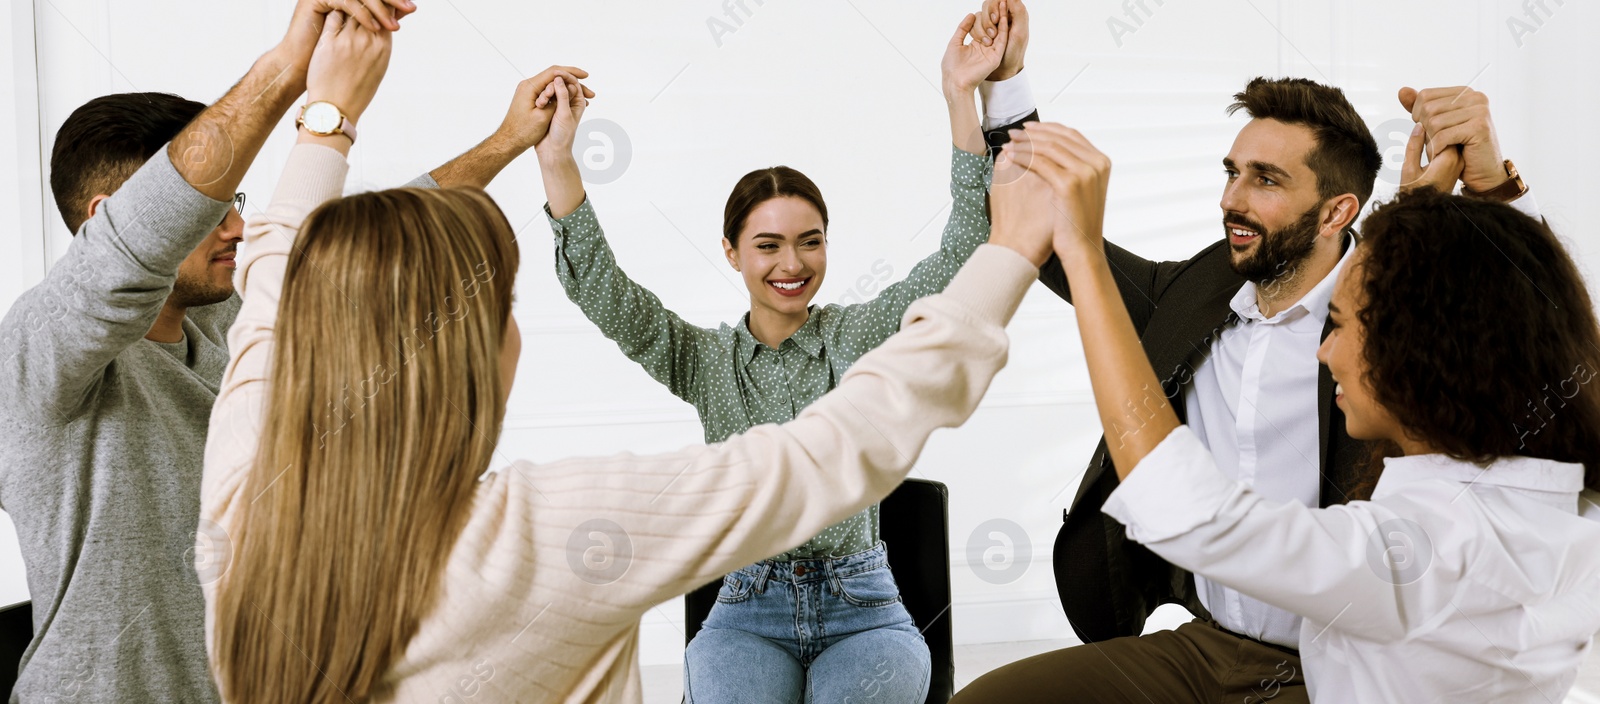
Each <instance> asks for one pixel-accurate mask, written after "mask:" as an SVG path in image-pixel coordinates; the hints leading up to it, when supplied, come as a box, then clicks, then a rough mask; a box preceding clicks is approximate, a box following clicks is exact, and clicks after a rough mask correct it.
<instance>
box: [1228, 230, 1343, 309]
mask: <svg viewBox="0 0 1600 704" xmlns="http://www.w3.org/2000/svg"><path fill="white" fill-rule="evenodd" d="M1345 239H1346V241H1345V247H1344V254H1343V255H1341V256H1340V257H1339V263H1337V264H1334V265H1333V270H1332V271H1329V272H1328V275H1327V276H1324V277H1322V280H1321V281H1318V282H1317V285H1316V286H1313V287H1311V290H1310V291H1307V292H1306V295H1304V296H1302V297H1301V298H1300V300H1298V301H1296V302H1295V304H1294V305H1292V306H1289V307H1288V308H1286V309H1284V310H1282V311H1279V312H1278V314H1277V315H1276V316H1273V318H1274V319H1277V318H1285V316H1290V315H1291V314H1292V313H1293V312H1294V311H1296V310H1300V311H1304V312H1305V313H1307V314H1308V315H1309V317H1311V318H1312V319H1314V320H1326V319H1327V317H1328V303H1329V302H1330V301H1332V300H1333V286H1334V284H1336V283H1338V281H1339V272H1341V271H1344V266H1345V263H1346V262H1348V261H1350V255H1352V254H1355V251H1356V243H1355V241H1354V238H1351V237H1350V236H1349V235H1345ZM1228 307H1230V308H1232V309H1233V312H1234V313H1237V314H1238V315H1239V318H1240V319H1241V320H1267V317H1266V316H1264V315H1262V314H1261V309H1260V307H1258V306H1257V305H1256V283H1255V282H1254V281H1246V282H1244V285H1243V286H1240V287H1239V292H1238V293H1235V294H1233V300H1231V301H1229V302H1228ZM1295 317H1298V316H1295Z"/></svg>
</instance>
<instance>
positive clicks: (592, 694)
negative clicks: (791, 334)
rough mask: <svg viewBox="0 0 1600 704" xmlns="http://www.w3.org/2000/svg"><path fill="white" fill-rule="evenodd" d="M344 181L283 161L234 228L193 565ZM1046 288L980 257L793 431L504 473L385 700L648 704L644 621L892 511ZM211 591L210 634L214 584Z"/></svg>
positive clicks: (227, 516) (315, 164)
mask: <svg viewBox="0 0 1600 704" xmlns="http://www.w3.org/2000/svg"><path fill="white" fill-rule="evenodd" d="M347 170H348V165H347V164H346V162H345V159H344V157H343V156H341V155H340V154H339V153H338V152H336V151H334V150H331V149H328V148H326V147H321V146H316V145H298V146H296V147H294V150H293V152H292V153H291V155H290V157H289V163H288V165H287V167H286V168H285V169H284V171H283V175H282V177H281V179H280V181H279V184H278V190H277V192H276V193H275V194H274V196H273V200H272V203H271V205H270V206H268V208H267V210H266V212H265V214H264V215H262V216H257V217H255V218H252V219H251V221H250V223H249V224H248V225H247V227H246V228H245V246H244V256H243V257H241V259H240V261H239V270H238V274H237V283H238V286H239V292H240V294H241V295H242V296H243V297H244V306H243V309H242V310H241V311H240V312H239V317H238V319H237V321H236V322H235V323H234V326H233V329H232V330H231V331H230V332H229V334H228V347H229V349H230V350H231V351H232V358H231V360H230V362H229V366H228V369H227V374H226V376H225V377H224V379H223V382H222V391H221V393H220V394H219V395H218V397H217V405H216V408H215V409H214V410H213V412H212V416H211V429H210V436H209V439H208V442H207V445H206V458H205V476H204V481H203V484H202V488H201V501H202V506H201V512H200V515H201V518H202V521H201V525H202V527H203V528H204V530H202V531H200V533H201V538H200V539H199V540H198V541H197V544H196V547H195V553H196V563H197V564H198V565H206V566H208V568H209V569H212V570H215V569H217V568H216V567H215V565H217V562H218V561H219V560H221V559H225V558H224V557H223V555H222V553H221V551H223V550H225V549H226V540H225V536H226V534H227V531H228V528H229V526H230V525H231V524H232V523H233V521H235V520H237V519H238V517H239V516H240V515H241V513H240V512H241V511H244V510H245V509H246V508H247V507H248V506H249V497H247V496H244V495H243V487H244V484H245V478H246V475H247V473H248V472H250V471H254V470H255V468H254V467H253V466H252V463H253V460H254V459H255V455H256V447H257V438H258V436H259V432H260V425H261V415H262V412H263V409H264V407H265V404H266V400H267V399H266V394H267V389H268V386H267V383H266V375H267V373H268V371H269V366H270V363H271V359H272V349H273V328H274V318H275V317H276V315H277V310H278V296H279V293H280V290H281V284H282V279H283V272H284V267H285V263H286V261H287V256H286V255H287V253H288V252H289V249H290V246H291V243H292V241H293V237H294V235H295V234H296V232H297V231H298V228H299V226H300V223H301V221H302V220H303V219H304V218H305V216H306V214H308V213H309V212H310V211H311V210H312V209H313V208H315V207H316V206H317V205H319V204H321V203H322V202H324V201H326V200H329V199H332V198H337V197H339V195H340V191H341V189H342V187H343V184H344V178H345V173H346V171H347ZM1037 275H1038V270H1037V269H1035V268H1034V267H1033V266H1032V265H1031V264H1030V263H1029V262H1028V261H1027V260H1026V259H1024V258H1023V257H1021V256H1020V255H1018V254H1016V253H1015V252H1013V251H1011V250H1009V249H1005V248H1002V247H997V246H994V245H984V246H983V247H981V248H979V250H978V251H977V253H976V254H974V255H973V257H972V259H971V260H970V261H969V262H968V263H967V265H966V266H965V267H964V268H963V269H962V270H961V272H960V273H959V274H957V276H956V278H955V280H954V281H952V282H951V283H950V286H949V287H948V288H947V289H946V291H945V292H944V293H943V294H939V295H935V296H930V297H928V298H924V299H922V300H921V301H919V302H917V303H916V304H914V305H913V306H911V308H910V310H909V311H907V313H906V315H905V323H904V326H903V329H902V331H901V332H900V333H899V334H897V335H895V336H894V337H892V338H890V339H889V341H888V342H886V343H885V344H884V345H883V346H881V347H880V348H878V349H877V350H876V351H874V352H872V353H870V354H867V355H866V356H864V357H862V358H861V360H860V361H858V362H857V363H856V364H855V366H854V367H853V368H852V369H851V370H850V372H849V373H848V374H846V375H845V377H844V378H843V379H842V380H841V382H840V384H839V387H838V388H837V389H836V390H834V391H833V392H832V393H829V394H828V395H826V396H824V397H823V398H822V399H820V400H818V401H817V402H816V403H814V404H812V405H811V406H810V407H808V408H807V409H806V410H805V411H804V412H802V413H801V414H800V416H799V418H797V419H796V420H794V421H793V422H790V423H786V424H784V425H763V426H758V427H755V428H752V429H750V430H749V431H748V432H746V433H744V434H742V435H738V436H735V437H733V438H730V439H729V440H728V441H726V442H723V443H720V444H717V445H711V446H694V447H689V448H685V449H683V450H680V451H678V452H674V453H670V454H663V455H651V456H637V455H632V454H619V455H613V456H610V457H593V458H574V459H568V460H563V461H560V462H552V463H548V464H537V465H536V464H533V463H529V462H515V463H513V464H512V465H511V466H510V467H508V468H506V469H504V470H503V471H499V472H494V473H491V474H489V475H488V476H486V477H485V478H484V479H483V480H482V482H481V484H480V485H479V488H478V493H477V496H476V499H475V504H474V512H473V515H472V517H471V519H470V520H469V522H468V524H467V526H466V527H465V529H464V530H463V531H462V533H461V537H460V539H459V540H458V541H457V543H456V546H455V548H454V550H453V552H452V554H451V556H450V559H449V561H448V563H447V564H445V565H443V566H442V569H441V572H440V579H442V580H443V590H442V592H441V593H440V594H439V596H438V602H437V605H436V606H435V607H434V610H433V611H432V613H430V614H429V615H428V616H427V617H426V618H425V619H424V620H423V622H422V624H421V627H420V628H419V630H418V632H417V634H416V637H415V638H414V639H413V640H412V641H411V643H410V644H409V646H408V647H407V649H406V652H405V655H404V657H403V658H402V659H401V660H399V661H398V662H397V663H396V664H395V666H394V668H393V670H392V671H391V672H390V673H389V675H388V676H387V677H386V684H387V685H388V687H389V693H388V694H389V697H388V698H389V699H390V700H392V701H404V702H430V703H432V702H461V703H466V702H501V701H523V702H628V703H633V702H639V701H641V700H642V695H641V692H640V686H639V666H638V648H639V618H640V616H642V615H643V614H644V613H645V611H647V610H649V609H650V608H651V607H653V606H655V605H657V604H659V603H661V602H662V601H665V600H667V599H670V598H672V597H674V596H676V595H679V594H682V593H684V592H686V591H689V590H691V589H694V588H695V587H698V586H699V585H701V584H704V583H706V582H707V581H710V580H712V579H715V578H717V577H720V576H721V575H723V574H725V573H727V572H729V571H731V570H734V569H736V568H738V567H741V566H744V565H747V564H749V563H751V562H755V561H756V560H759V559H761V558H763V557H765V556H767V555H774V554H777V553H780V552H783V551H785V550H788V549H790V548H793V547H795V546H797V545H799V544H800V543H802V542H804V541H805V540H806V539H807V538H810V537H811V536H813V535H815V534H817V532H819V531H821V530H822V529H823V528H826V527H827V526H830V525H833V524H834V523H837V522H839V521H840V520H842V519H844V518H845V517H847V516H850V515H852V514H854V513H856V512H858V511H860V510H861V509H863V508H865V507H866V506H868V505H869V504H872V503H873V502H876V501H879V500H881V499H882V498H883V497H885V496H887V495H888V494H889V492H890V491H892V490H893V489H894V488H895V487H896V486H897V485H898V484H899V483H900V481H901V480H902V479H903V478H904V477H905V475H906V473H907V472H909V471H910V469H911V466H912V464H913V462H914V461H915V460H916V458H917V455H918V453H919V452H921V451H922V448H923V445H924V443H925V442H926V441H927V439H928V436H929V435H930V434H932V432H933V431H934V430H935V429H937V428H942V427H954V426H957V425H960V424H961V423H963V422H965V421H966V419H967V418H968V417H969V416H970V415H971V414H972V412H973V410H974V409H975V408H976V407H977V405H978V401H979V399H981V398H982V397H983V394H984V391H985V390H986V389H987V388H988V386H989V382H990V380H991V379H992V378H993V377H994V374H995V373H996V372H998V371H999V370H1000V368H1001V367H1002V366H1004V365H1005V361H1006V350H1007V339H1006V336H1005V331H1004V326H1005V324H1006V323H1007V322H1008V321H1009V320H1010V318H1011V315H1012V314H1013V313H1014V312H1015V311H1016V307H1017V304H1018V303H1019V301H1020V300H1021V298H1022V295H1023V293H1024V292H1025V291H1026V290H1027V288H1028V286H1029V284H1030V283H1032V282H1033V280H1034V278H1035V277H1036V276H1037ZM534 383H537V382H536V381H535V382H534ZM208 521H209V522H210V524H208V523H207V522H208ZM218 536H224V539H223V540H218V539H217V538H218ZM205 596H206V604H207V614H206V626H207V633H208V639H209V638H211V637H213V636H211V635H209V634H213V633H214V628H215V624H214V608H215V603H216V582H215V580H212V581H211V582H210V583H209V584H207V585H205ZM208 645H210V644H208ZM213 652H214V649H213Z"/></svg>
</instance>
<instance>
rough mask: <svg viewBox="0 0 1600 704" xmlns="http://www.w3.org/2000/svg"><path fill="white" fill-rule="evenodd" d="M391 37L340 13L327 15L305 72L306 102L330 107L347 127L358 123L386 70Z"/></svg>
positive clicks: (391, 44) (376, 91) (382, 31)
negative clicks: (327, 104)
mask: <svg viewBox="0 0 1600 704" xmlns="http://www.w3.org/2000/svg"><path fill="white" fill-rule="evenodd" d="M393 36H394V35H393V34H391V33H390V32H388V31H387V30H382V29H379V30H376V31H374V30H371V29H368V28H367V27H366V25H363V24H361V23H358V22H356V21H355V20H353V19H348V18H346V17H345V15H344V13H343V12H339V11H337V10H335V11H333V12H330V13H328V17H327V21H326V22H324V23H323V26H322V35H321V37H320V38H319V39H318V40H317V46H316V49H315V51H314V52H313V53H312V54H311V62H310V64H309V66H308V67H307V71H306V98H307V102H308V103H314V102H319V101H322V102H329V103H333V104H334V105H335V106H336V107H338V108H339V110H340V111H342V112H343V113H344V115H345V118H346V119H348V120H350V122H351V123H356V122H358V121H359V120H360V119H361V113H363V112H365V111H366V109H367V106H368V105H370V104H371V103H372V98H373V96H375V95H377V93H378V85H379V84H380V83H382V82H383V74H384V73H385V72H387V71H388V70H389V51H390V49H391V48H392V46H393Z"/></svg>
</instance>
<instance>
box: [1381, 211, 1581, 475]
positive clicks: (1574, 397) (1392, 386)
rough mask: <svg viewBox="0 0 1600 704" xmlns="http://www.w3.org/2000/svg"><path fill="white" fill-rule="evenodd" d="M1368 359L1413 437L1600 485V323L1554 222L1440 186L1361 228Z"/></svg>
mask: <svg viewBox="0 0 1600 704" xmlns="http://www.w3.org/2000/svg"><path fill="white" fill-rule="evenodd" d="M1361 246H1362V247H1363V248H1365V249H1366V250H1367V256H1365V257H1363V258H1362V266H1361V272H1360V275H1362V276H1363V277H1364V280H1363V282H1362V289H1363V292H1364V294H1365V298H1366V300H1365V302H1364V304H1363V306H1362V308H1361V311H1360V313H1358V317H1359V319H1360V321H1361V324H1362V326H1363V327H1364V328H1365V330H1366V345H1365V348H1364V349H1363V351H1362V355H1363V358H1364V360H1365V362H1366V365H1367V370H1368V371H1367V374H1368V381H1369V383H1370V384H1371V388H1372V389H1373V390H1374V393H1375V395H1376V400H1377V402H1378V403H1379V404H1381V405H1382V406H1383V407H1384V408H1385V409H1386V410H1388V411H1389V412H1390V413H1391V414H1393V415H1394V417H1395V419H1396V420H1398V421H1399V422H1400V424H1401V425H1402V426H1403V427H1404V428H1405V429H1406V430H1407V431H1408V432H1409V433H1410V434H1411V435H1413V436H1415V437H1416V438H1418V439H1420V440H1424V441H1426V442H1428V443H1429V444H1431V445H1432V446H1433V447H1434V448H1437V449H1438V450H1439V451H1441V452H1443V453H1445V454H1447V455H1449V456H1451V457H1453V458H1456V459H1459V460H1464V461H1469V462H1474V463H1478V464H1480V465H1487V463H1489V462H1491V461H1493V460H1494V459H1495V458H1497V457H1503V456H1508V455H1521V456H1526V457H1540V458H1545V459H1551V460H1556V461H1560V462H1575V463H1579V464H1582V465H1583V466H1584V468H1585V476H1584V479H1585V484H1586V485H1587V486H1589V487H1590V488H1596V489H1600V388H1586V385H1587V384H1588V382H1589V381H1590V380H1592V379H1593V378H1594V376H1595V373H1596V371H1600V325H1597V324H1596V321H1595V314H1594V308H1593V306H1592V304H1591V303H1590V300H1589V293H1588V291H1587V290H1586V289H1585V287H1584V282H1583V277H1582V276H1581V275H1580V274H1579V273H1578V268H1577V267H1576V266H1575V265H1574V264H1573V261H1572V258H1571V257H1569V256H1568V255H1567V251H1566V248H1565V247H1563V246H1562V244H1561V242H1560V241H1559V240H1558V239H1557V238H1556V235H1555V233H1554V232H1552V231H1551V230H1550V228H1549V226H1547V225H1546V224H1545V223H1543V222H1540V221H1538V220H1535V219H1533V218H1531V217H1528V216H1527V215H1524V214H1523V213H1521V212H1519V211H1517V210H1516V209H1515V208H1512V207H1511V206H1509V205H1506V204H1504V203H1498V202H1491V201H1486V200H1479V199H1474V198H1466V197H1462V196H1453V195H1448V194H1444V193H1440V192H1438V191H1435V190H1432V189H1420V190H1418V191H1416V192H1413V193H1409V194H1404V195H1401V196H1400V197H1398V198H1396V199H1395V200H1393V201H1391V202H1389V203H1387V204H1384V205H1381V206H1379V207H1378V208H1377V209H1375V210H1374V211H1373V212H1372V214H1371V215H1370V216H1368V218H1367V220H1366V223H1365V226H1364V227H1363V239H1362V244H1361Z"/></svg>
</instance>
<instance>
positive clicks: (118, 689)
mask: <svg viewBox="0 0 1600 704" xmlns="http://www.w3.org/2000/svg"><path fill="white" fill-rule="evenodd" d="M384 3H387V5H385V4H384ZM413 9H415V6H414V5H412V4H411V3H410V1H409V0H382V1H381V2H380V1H379V0H365V6H364V5H363V3H362V0H300V2H299V4H298V5H297V7H296V9H295V12H294V19H293V21H292V23H291V27H290V31H289V33H288V35H287V36H286V37H285V38H284V40H283V42H282V43H280V44H279V45H277V46H276V47H274V48H273V49H272V50H270V51H268V52H267V53H266V54H265V55H263V56H262V57H261V58H260V59H259V60H257V61H256V63H255V65H254V66H253V67H252V68H251V69H250V71H249V73H247V74H246V75H245V77H244V78H243V79H242V80H240V82H239V83H238V84H237V85H235V86H234V87H233V89H232V90H230V91H228V93H227V95H225V96H223V98H222V99H221V100H218V101H217V102H216V103H215V104H214V105H212V106H210V107H205V106H203V105H200V104H199V103H194V102H192V101H187V100H183V99H182V98H178V97H176V96H170V95H162V94H155V93H144V94H126V95H115V96H106V97H103V98H97V99H95V100H93V101H90V102H89V103H88V104H86V105H84V106H83V107H81V108H79V109H78V110H76V111H74V113H73V114H72V116H71V117H69V118H68V119H67V121H66V123H65V124H64V125H63V126H62V128H61V130H60V132H59V133H58V135H57V141H56V144H55V148H54V150H53V153H52V157H51V165H52V174H51V189H52V191H53V192H54V194H55V197H56V201H57V204H58V206H59V208H60V210H61V214H62V217H63V218H64V219H65V221H66V223H67V225H68V227H70V228H72V229H73V230H74V231H75V232H76V235H75V236H74V239H73V242H72V245H71V246H70V247H69V249H68V251H67V253H66V255H65V256H63V257H62V258H61V260H60V261H58V262H56V264H55V265H54V266H53V267H52V268H51V270H50V272H49V273H48V274H46V276H45V278H44V280H43V281H41V282H40V283H39V284H38V285H37V286H35V287H33V288H32V289H30V290H28V291H27V292H26V293H24V294H23V295H22V296H21V297H20V298H18V300H17V301H16V303H15V304H14V305H13V306H12V307H11V309H10V310H9V311H8V312H7V313H6V315H5V318H4V320H3V321H0V456H3V457H4V458H5V459H4V461H3V462H0V509H4V510H5V511H6V512H7V513H9V514H10V516H11V518H12V520H13V521H14V522H15V523H16V527H17V533H18V537H19V538H20V540H21V544H22V552H23V559H24V561H25V563H26V565H27V571H28V589H29V592H30V593H31V595H32V598H33V601H34V604H33V626H34V632H35V635H34V638H33V641H32V643H31V644H30V646H29V648H28V651H27V652H26V653H25V654H24V656H23V658H22V663H21V666H20V671H19V673H18V680H17V684H16V686H15V689H14V691H13V693H12V695H11V701H13V702H17V701H44V700H51V701H55V700H60V701H88V702H101V701H118V702H134V701H162V702H165V701H182V702H207V701H215V700H216V699H217V694H216V690H215V687H214V685H213V682H212V678H211V674H210V670H209V666H208V664H207V659H206V649H205V635H204V601H203V598H202V596H201V591H200V583H201V580H210V579H215V578H217V577H218V576H220V575H221V573H222V572H223V571H224V570H225V569H226V567H227V566H226V565H225V564H224V565H201V566H200V570H199V572H198V574H197V572H196V566H195V565H194V564H193V549H192V548H193V545H194V543H195V538H196V535H197V533H198V535H200V536H201V537H202V538H205V537H208V536H209V537H214V538H216V539H220V540H226V537H225V536H213V535H211V533H210V532H209V531H208V527H207V526H203V525H198V526H197V523H198V520H199V519H198V515H199V491H200V476H201V463H202V453H203V450H204V447H205V441H206V438H205V434H206V427H207V425H208V421H209V417H210V413H211V406H212V404H213V402H214V401H215V400H216V395H217V390H218V385H219V383H220V382H221V379H222V372H223V368H224V366H225V365H226V364H227V361H228V350H227V348H226V346H225V345H226V333H227V330H228V328H229V326H230V325H231V324H232V323H233V318H234V315H235V314H236V313H237V312H238V310H239V298H238V296H237V295H235V294H234V292H233V282H232V276H233V253H234V249H235V247H236V245H237V244H238V242H239V240H240V237H241V236H242V233H243V224H244V223H243V220H242V218H241V217H240V216H239V214H238V213H235V212H234V211H233V209H231V208H230V207H229V206H230V200H234V202H235V203H237V204H240V205H242V199H237V200H235V194H234V189H235V188H237V187H238V184H239V182H240V180H241V179H242V178H243V176H244V174H245V171H246V169H248V167H249V165H250V163H251V161H252V160H253V159H254V158H255V156H256V154H257V152H258V151H259V150H260V148H261V145H262V143H263V142H264V141H265V139H266V136H267V134H268V132H269V131H270V130H271V129H272V128H273V126H274V125H275V124H276V123H277V122H278V120H279V119H280V118H281V117H282V116H283V114H284V113H285V111H287V110H288V109H289V107H291V106H292V105H293V103H294V102H295V101H296V100H297V99H298V98H299V96H300V95H301V93H302V92H303V91H304V83H305V75H306V67H307V64H308V62H309V61H310V58H311V55H312V53H313V48H314V46H315V41H316V38H317V36H318V34H319V32H320V27H321V24H322V19H323V17H324V16H325V15H326V14H327V13H328V12H329V11H331V10H343V11H348V12H350V13H351V14H352V17H355V18H357V19H358V20H359V21H362V22H363V24H369V23H370V26H371V27H372V28H374V29H383V30H394V29H398V27H399V24H398V22H397V20H398V18H399V17H403V16H405V15H406V14H408V13H409V12H410V11H412V10H413ZM363 13H365V14H363ZM558 72H559V73H564V74H566V75H568V76H569V77H570V76H572V75H573V74H582V72H581V71H578V70H577V69H571V68H568V67H553V68H552V69H551V70H550V71H546V72H545V73H543V74H540V75H539V76H536V77H534V78H532V79H529V80H527V81H524V82H523V84H521V85H519V86H518V90H517V96H516V99H515V100H514V102H513V104H512V107H511V110H510V111H509V113H508V114H507V116H506V119H505V121H504V123H502V125H501V127H500V129H498V130H497V131H496V132H495V133H494V135H493V136H491V137H490V138H489V139H488V140H485V141H484V142H483V143H481V144H479V145H478V146H476V147H474V148H473V149H472V150H471V151H469V152H467V153H466V154H463V155H462V156H460V157H458V158H456V159H455V160H452V161H451V162H449V163H447V164H445V165H444V166H441V167H439V168H438V169H435V170H434V171H433V172H432V173H431V174H425V175H423V176H422V177H419V178H418V179H416V180H415V181H412V182H411V183H410V184H408V185H412V186H420V187H438V186H439V185H441V184H442V185H445V186H455V185H471V186H478V187H482V186H483V185H485V184H487V183H488V181H489V180H490V179H492V178H493V177H494V175H495V174H497V173H498V172H499V171H500V170H501V169H502V168H504V167H505V166H506V165H507V164H508V163H509V162H510V161H511V160H512V159H514V158H515V157H516V156H518V155H519V154H521V153H522V152H523V151H525V150H526V149H527V148H528V147H530V146H532V144H533V143H534V142H536V141H538V139H539V138H542V136H543V134H544V131H545V129H547V127H548V117H547V116H545V113H546V112H547V111H546V110H540V109H537V108H536V107H535V105H534V101H535V99H536V98H537V96H538V95H539V94H540V93H541V92H542V91H543V87H544V85H545V84H548V83H549V82H550V80H551V79H552V78H553V76H554V75H557V73H558ZM582 75H586V74H582ZM569 80H570V78H569ZM169 142H170V143H169ZM163 147H164V148H163ZM107 194H110V195H109V196H108V195H107Z"/></svg>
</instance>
